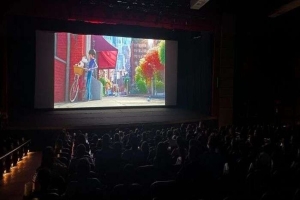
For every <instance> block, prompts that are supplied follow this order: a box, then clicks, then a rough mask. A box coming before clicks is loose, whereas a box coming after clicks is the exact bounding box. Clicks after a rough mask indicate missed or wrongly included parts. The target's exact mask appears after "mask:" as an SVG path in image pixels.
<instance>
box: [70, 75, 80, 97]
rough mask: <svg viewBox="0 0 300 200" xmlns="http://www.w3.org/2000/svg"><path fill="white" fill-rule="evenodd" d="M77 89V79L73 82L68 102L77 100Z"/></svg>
mask: <svg viewBox="0 0 300 200" xmlns="http://www.w3.org/2000/svg"><path fill="white" fill-rule="evenodd" d="M78 89H79V85H78V78H77V79H75V80H74V82H73V84H72V87H71V90H70V101H71V102H74V101H75V100H76V98H77V94H78Z"/></svg>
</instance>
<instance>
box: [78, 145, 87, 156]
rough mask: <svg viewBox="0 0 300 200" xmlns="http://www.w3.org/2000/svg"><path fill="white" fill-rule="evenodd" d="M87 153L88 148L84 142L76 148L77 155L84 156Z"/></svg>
mask: <svg viewBox="0 0 300 200" xmlns="http://www.w3.org/2000/svg"><path fill="white" fill-rule="evenodd" d="M85 154H86V148H85V146H84V145H83V144H80V145H78V146H77V148H76V157H77V158H82V157H83V156H84V155H85Z"/></svg>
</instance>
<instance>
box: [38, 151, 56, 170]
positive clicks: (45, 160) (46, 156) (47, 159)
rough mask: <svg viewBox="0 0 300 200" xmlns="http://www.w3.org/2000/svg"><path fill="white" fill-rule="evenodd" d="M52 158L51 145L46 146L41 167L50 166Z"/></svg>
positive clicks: (53, 156)
mask: <svg viewBox="0 0 300 200" xmlns="http://www.w3.org/2000/svg"><path fill="white" fill-rule="evenodd" d="M54 158H55V154H54V150H53V148H52V147H51V146H48V147H46V148H45V149H44V151H43V155H42V164H41V167H48V168H51V167H52V166H53V163H54Z"/></svg>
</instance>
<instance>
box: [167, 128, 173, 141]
mask: <svg viewBox="0 0 300 200" xmlns="http://www.w3.org/2000/svg"><path fill="white" fill-rule="evenodd" d="M172 137H173V132H172V131H171V130H168V132H167V138H168V139H169V140H170V139H172Z"/></svg>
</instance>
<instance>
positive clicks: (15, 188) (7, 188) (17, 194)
mask: <svg viewBox="0 0 300 200" xmlns="http://www.w3.org/2000/svg"><path fill="white" fill-rule="evenodd" d="M41 157H42V153H41V152H31V153H29V154H28V156H26V157H24V159H23V160H22V161H21V162H18V165H17V166H16V167H13V168H12V169H11V172H10V173H7V174H5V175H4V176H3V179H2V180H1V181H0V197H1V199H3V200H6V199H9V200H21V199H22V198H23V193H24V185H25V183H26V182H28V181H30V180H31V179H32V176H33V175H34V172H35V170H36V169H37V168H38V167H39V165H40V163H41Z"/></svg>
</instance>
